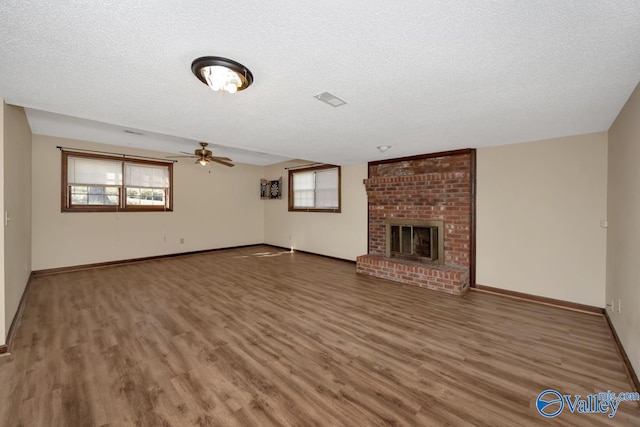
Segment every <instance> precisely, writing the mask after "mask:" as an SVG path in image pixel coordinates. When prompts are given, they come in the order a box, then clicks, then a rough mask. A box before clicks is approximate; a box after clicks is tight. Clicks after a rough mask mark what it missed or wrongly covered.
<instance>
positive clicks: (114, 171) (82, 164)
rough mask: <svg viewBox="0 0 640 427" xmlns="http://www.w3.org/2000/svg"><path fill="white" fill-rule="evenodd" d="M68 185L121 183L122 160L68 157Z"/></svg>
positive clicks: (109, 184)
mask: <svg viewBox="0 0 640 427" xmlns="http://www.w3.org/2000/svg"><path fill="white" fill-rule="evenodd" d="M67 183H68V184H69V185H92V184H93V185H105V186H114V185H122V162H117V161H109V160H95V159H85V158H81V157H69V158H68V163H67Z"/></svg>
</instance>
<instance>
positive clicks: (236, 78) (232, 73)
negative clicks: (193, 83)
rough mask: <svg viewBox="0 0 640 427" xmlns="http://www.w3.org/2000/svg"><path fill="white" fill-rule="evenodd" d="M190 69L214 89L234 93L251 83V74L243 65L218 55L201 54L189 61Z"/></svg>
mask: <svg viewBox="0 0 640 427" xmlns="http://www.w3.org/2000/svg"><path fill="white" fill-rule="evenodd" d="M191 71H192V72H193V74H194V75H195V76H196V77H197V78H198V80H200V81H201V82H202V83H204V84H206V85H207V86H209V87H210V88H211V89H212V90H214V91H216V92H217V91H221V92H228V93H236V92H237V91H239V90H244V89H246V88H248V87H249V86H251V83H253V74H251V71H249V69H248V68H247V67H245V66H244V65H242V64H240V63H239V62H236V61H234V60H232V59H227V58H221V57H219V56H203V57H201V58H197V59H195V60H194V61H193V62H192V63H191Z"/></svg>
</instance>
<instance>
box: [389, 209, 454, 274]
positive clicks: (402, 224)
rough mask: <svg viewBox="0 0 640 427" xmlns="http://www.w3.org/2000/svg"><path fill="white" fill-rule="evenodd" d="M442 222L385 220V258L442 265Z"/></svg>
mask: <svg viewBox="0 0 640 427" xmlns="http://www.w3.org/2000/svg"><path fill="white" fill-rule="evenodd" d="M443 225H444V224H443V222H442V221H409V220H395V219H393V220H387V237H386V246H387V256H388V257H398V258H405V259H410V260H415V261H422V262H430V263H437V264H444V240H443V236H444V235H443V233H442V229H443Z"/></svg>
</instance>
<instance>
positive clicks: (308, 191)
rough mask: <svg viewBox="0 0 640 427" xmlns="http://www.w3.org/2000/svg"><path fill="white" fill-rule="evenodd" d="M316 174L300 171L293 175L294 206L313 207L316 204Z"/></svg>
mask: <svg viewBox="0 0 640 427" xmlns="http://www.w3.org/2000/svg"><path fill="white" fill-rule="evenodd" d="M314 180H315V175H314V173H313V172H300V173H296V174H294V175H293V206H294V207H296V208H312V207H313V205H314V187H315V183H314Z"/></svg>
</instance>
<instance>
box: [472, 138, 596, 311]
mask: <svg viewBox="0 0 640 427" xmlns="http://www.w3.org/2000/svg"><path fill="white" fill-rule="evenodd" d="M477 154H478V157H477V161H478V165H477V167H478V179H477V186H478V187H477V283H478V284H481V285H488V286H493V287H497V288H502V289H508V290H513V291H518V292H524V293H528V294H533V295H539V296H544V297H549V298H556V299H560V300H564V301H572V302H577V303H582V304H588V305H592V306H597V307H604V305H605V304H604V302H605V268H606V238H607V236H606V229H604V228H601V227H600V221H601V220H604V219H606V203H607V202H606V200H607V195H606V190H607V184H606V182H607V134H606V133H597V134H589V135H578V136H572V137H567V138H557V139H551V140H545V141H537V142H529V143H522V144H513V145H506V146H500V147H492V148H482V149H479V150H478V152H477Z"/></svg>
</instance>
